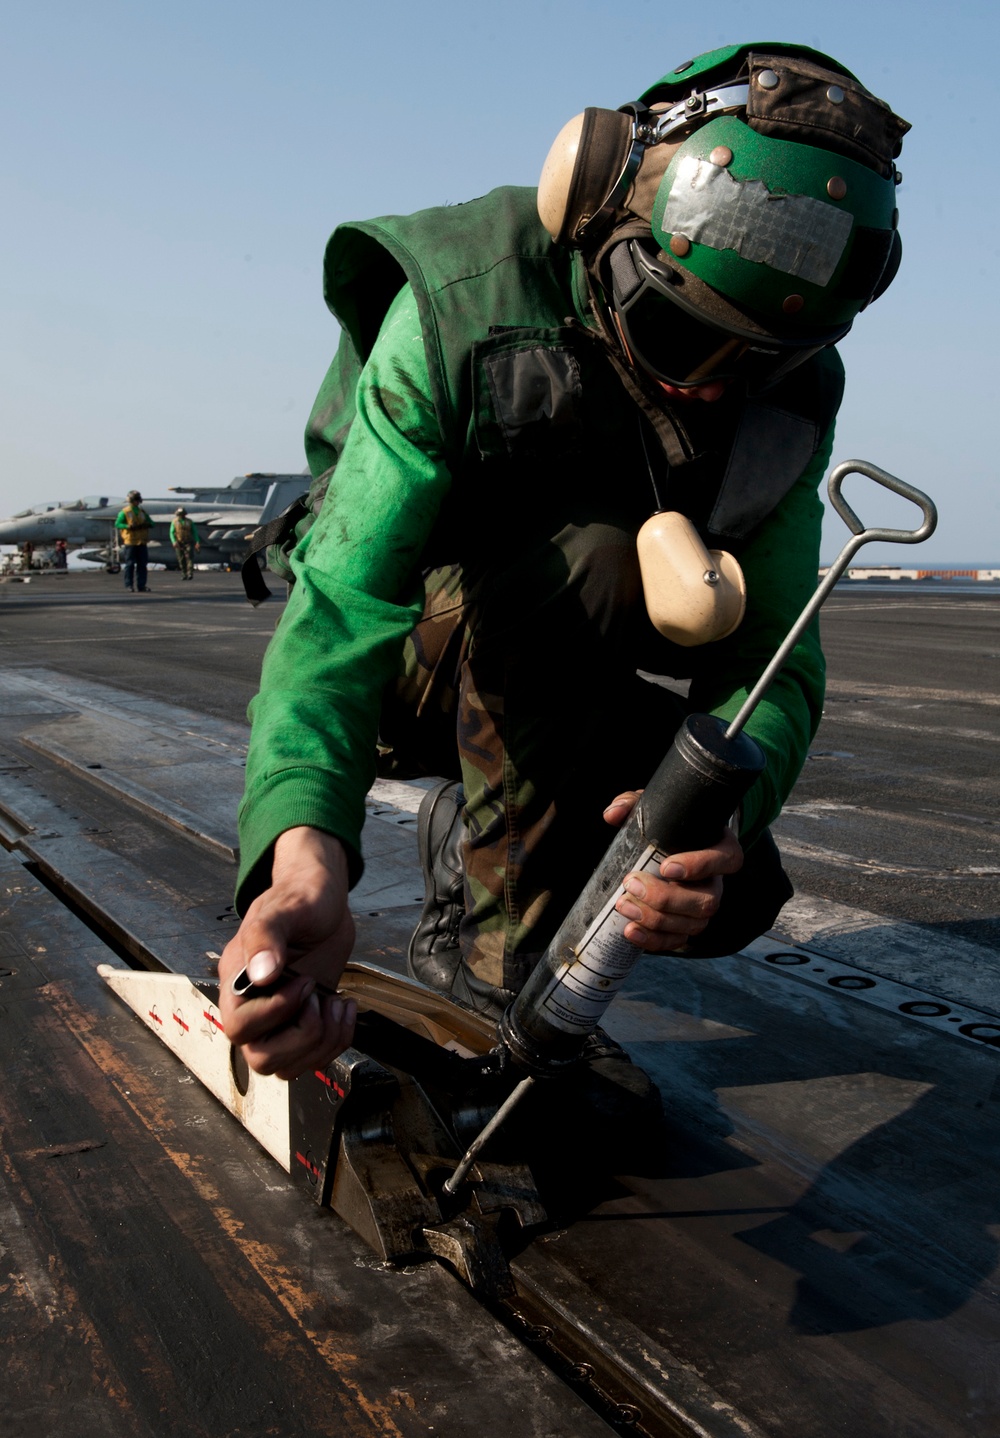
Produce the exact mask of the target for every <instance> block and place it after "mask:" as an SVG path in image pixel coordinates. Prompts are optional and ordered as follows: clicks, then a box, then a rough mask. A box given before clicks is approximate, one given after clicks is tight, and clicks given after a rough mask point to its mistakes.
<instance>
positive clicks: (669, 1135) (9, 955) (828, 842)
mask: <svg viewBox="0 0 1000 1438" xmlns="http://www.w3.org/2000/svg"><path fill="white" fill-rule="evenodd" d="M151 583H152V585H153V592H152V593H151V594H150V595H148V596H138V595H137V596H131V595H125V594H124V593H123V592H122V591H121V588H120V580H119V579H117V578H113V577H109V576H105V575H103V574H94V575H80V576H77V575H74V574H70V575H53V576H47V577H45V578H40V579H34V580H33V581H32V583H31V584H29V585H22V584H18V583H11V584H9V585H6V586H3V587H2V588H0V665H2V668H0V838H2V840H3V844H4V846H5V848H9V850H10V852H9V853H7V854H4V853H2V852H0V919H2V934H0V971H2V972H0V1055H2V1063H3V1085H2V1087H0V1157H2V1170H0V1184H2V1187H0V1249H2V1250H3V1251H2V1253H0V1292H2V1293H3V1302H2V1306H0V1345H2V1353H3V1360H2V1369H0V1373H2V1376H0V1403H2V1406H3V1410H4V1414H5V1421H4V1431H5V1433H11V1434H12V1435H14V1438H19V1435H20V1434H22V1433H24V1434H26V1433H28V1432H31V1433H38V1432H46V1431H51V1432H59V1433H60V1434H61V1435H62V1434H65V1435H68V1438H90V1435H95V1438H96V1435H98V1434H101V1435H103V1434H111V1435H117V1434H122V1435H131V1434H143V1435H145V1434H151V1435H160V1434H167V1433H177V1434H183V1435H187V1434H202V1433H204V1434H206V1435H208V1434H211V1435H213V1438H219V1435H223V1434H234V1435H235V1434H249V1435H256V1434H262V1435H263V1434H271V1433H273V1434H279V1435H286V1434H298V1433H303V1434H305V1433H311V1434H322V1433H331V1434H332V1433H337V1434H340V1433H348V1434H361V1435H368V1434H380V1435H381V1434H388V1435H396V1434H400V1435H406V1438H410V1435H418V1434H421V1435H422V1434H432V1433H433V1434H438V1435H456V1438H457V1435H465V1434H470V1435H471V1434H472V1433H477V1434H483V1435H485V1438H490V1435H492V1434H497V1435H499V1434H501V1433H503V1434H506V1433H515V1434H518V1435H520V1434H525V1435H535V1434H538V1435H563V1434H565V1435H571V1434H572V1435H577V1434H579V1435H581V1438H589V1435H590V1434H591V1433H593V1434H595V1435H596V1434H597V1433H601V1432H611V1431H614V1430H613V1428H612V1427H611V1426H609V1425H610V1424H616V1425H618V1426H619V1427H620V1426H621V1424H623V1423H624V1424H626V1425H628V1424H629V1422H630V1421H631V1426H632V1428H633V1431H635V1430H636V1429H638V1430H639V1431H655V1432H664V1433H666V1432H677V1433H693V1432H701V1433H704V1434H712V1435H716V1438H721V1435H729V1434H736V1433H742V1434H745V1435H749V1434H753V1433H759V1434H769V1435H780V1438H825V1435H832V1434H837V1435H839V1434H843V1435H845V1438H846V1435H850V1438H868V1435H871V1438H874V1435H876V1434H878V1435H883V1434H891V1435H906V1438H910V1435H913V1438H917V1435H919V1438H931V1435H934V1438H950V1435H958V1434H972V1433H977V1434H983V1433H990V1432H997V1431H1000V1365H998V1362H997V1353H998V1344H1000V1309H998V1294H997V1283H996V1275H997V1269H998V1253H997V1245H998V1240H1000V1201H998V1199H997V1194H998V1193H1000V1184H998V1181H997V1180H998V1176H1000V1175H998V1168H1000V1145H998V1138H1000V1082H998V1081H997V1080H998V1078H1000V1047H998V1044H997V1040H1000V953H998V949H1000V945H998V938H1000V917H998V916H1000V844H998V829H1000V820H998V818H997V814H998V812H1000V806H998V802H997V800H998V792H997V791H998V788H1000V765H998V764H997V747H996V746H997V744H998V743H1000V594H997V593H996V592H994V591H993V590H992V589H976V588H974V587H971V586H970V587H969V588H968V589H967V590H966V589H959V588H955V589H954V590H952V589H950V588H946V587H944V586H930V585H927V586H925V585H914V586H905V587H903V586H896V587H893V589H892V590H891V591H887V592H883V591H877V590H875V589H873V588H872V587H870V586H867V585H855V586H850V587H844V588H841V589H840V590H838V591H837V593H835V595H834V596H833V598H832V599H831V600H830V602H829V605H828V607H827V610H826V611H825V615H824V620H823V631H824V640H825V647H826V650H827V655H828V659H829V665H830V684H829V695H828V702H827V708H826V716H825V718H824V721H823V726H822V728H821V731H820V734H819V736H818V738H817V740H816V742H815V743H814V745H813V752H812V756H811V758H810V760H809V762H808V763H807V765H806V768H805V771H804V773H803V776H802V778H801V780H800V782H799V785H798V786H797V788H796V791H795V793H794V794H793V796H792V798H791V801H790V803H789V805H788V806H787V808H786V811H785V814H784V815H783V817H782V818H781V820H780V821H779V823H778V825H777V826H776V832H777V834H778V837H779V840H780V843H781V846H782V849H783V852H784V853H785V855H786V861H787V867H788V868H789V871H790V872H791V874H792V877H793V879H794V881H795V884H796V888H797V890H798V893H797V896H796V898H795V900H794V901H793V902H792V904H791V905H789V907H788V909H787V910H786V912H785V914H784V915H783V918H782V925H781V932H779V933H778V934H776V935H775V936H773V937H772V938H771V939H768V940H764V941H762V942H761V943H759V944H758V945H755V946H753V947H752V949H751V951H750V952H749V953H748V954H747V955H745V956H742V957H735V958H730V959H720V960H711V961H705V962H701V963H697V964H696V963H685V962H683V961H679V960H657V959H649V960H645V961H643V962H642V963H641V964H640V965H639V966H638V968H637V970H636V971H635V973H634V974H633V977H632V979H631V981H630V984H629V986H628V989H627V991H626V993H625V994H624V995H623V996H622V997H621V998H620V999H619V1000H618V1001H616V1003H615V1005H614V1006H613V1008H612V1009H611V1010H610V1011H609V1016H608V1024H607V1027H608V1028H609V1030H610V1031H611V1032H612V1033H613V1034H614V1035H615V1036H616V1037H617V1038H619V1039H620V1041H622V1042H623V1043H625V1044H626V1046H627V1047H628V1049H629V1051H630V1052H631V1054H632V1056H633V1058H634V1059H635V1060H636V1061H637V1062H639V1063H641V1064H642V1065H643V1066H644V1067H645V1068H646V1069H647V1070H648V1071H649V1072H650V1073H651V1074H652V1075H653V1077H654V1078H655V1079H656V1081H657V1083H658V1085H659V1087H660V1089H661V1092H662V1093H663V1097H664V1100H665V1107H666V1114H667V1124H666V1130H665V1132H658V1133H656V1134H651V1135H650V1139H649V1144H648V1149H647V1151H646V1152H645V1153H644V1154H643V1155H642V1156H641V1159H637V1161H636V1162H635V1163H634V1164H633V1165H632V1171H631V1172H630V1173H629V1174H626V1175H622V1174H619V1175H617V1177H616V1179H615V1181H613V1182H608V1181H606V1180H601V1183H602V1185H603V1186H601V1187H600V1188H599V1191H598V1190H595V1191H594V1192H593V1193H592V1194H591V1195H590V1196H589V1197H588V1198H587V1200H586V1201H585V1202H584V1201H583V1200H581V1204H580V1206H579V1211H578V1212H576V1213H573V1214H568V1215H564V1216H563V1219H564V1221H563V1223H562V1225H561V1226H560V1227H559V1228H557V1229H556V1230H555V1231H553V1232H552V1233H549V1234H546V1235H544V1236H543V1237H542V1238H539V1239H537V1240H536V1241H535V1242H534V1243H533V1244H531V1245H530V1246H529V1247H528V1248H527V1249H525V1250H524V1251H523V1252H522V1253H520V1254H519V1255H518V1256H517V1257H516V1258H515V1259H514V1262H513V1271H514V1275H515V1279H516V1281H517V1285H518V1288H519V1290H520V1292H522V1293H523V1294H526V1295H534V1296H535V1298H537V1300H538V1303H539V1304H540V1305H541V1306H542V1308H544V1309H545V1311H546V1312H548V1313H549V1314H559V1315H561V1318H560V1319H551V1320H549V1321H551V1322H553V1323H554V1324H555V1326H556V1327H559V1325H560V1323H562V1324H564V1325H565V1327H566V1329H567V1330H572V1331H574V1332H576V1333H577V1334H578V1335H579V1336H580V1343H581V1345H582V1349H581V1351H584V1352H586V1351H589V1350H587V1345H588V1344H590V1345H591V1347H592V1349H593V1352H594V1353H595V1354H597V1353H598V1352H600V1353H601V1354H603V1355H604V1357H605V1358H607V1356H608V1355H609V1354H610V1355H612V1358H615V1357H616V1358H617V1362H618V1364H619V1368H620V1370H621V1372H622V1374H625V1375H626V1377H628V1375H629V1374H630V1375H631V1384H632V1386H631V1388H629V1386H628V1383H626V1386H625V1390H623V1391H625V1392H626V1393H627V1395H628V1396H629V1398H630V1402H629V1403H626V1404H624V1406H620V1407H619V1408H617V1409H616V1408H611V1409H609V1408H607V1407H605V1406H601V1405H598V1406H597V1408H596V1409H595V1408H593V1407H591V1406H590V1402H591V1399H592V1397H593V1394H592V1392H591V1390H590V1386H589V1385H588V1383H587V1382H586V1373H585V1371H584V1370H582V1369H581V1370H579V1373H578V1375H577V1376H578V1377H580V1376H582V1378H583V1380H584V1381H582V1382H579V1383H578V1384H577V1385H576V1387H574V1386H573V1385H572V1384H571V1383H568V1382H566V1381H564V1378H565V1374H564V1373H563V1370H562V1369H560V1368H559V1366H558V1365H556V1366H555V1367H554V1368H550V1367H548V1366H546V1362H545V1361H544V1360H545V1358H546V1345H545V1342H544V1338H545V1333H544V1330H543V1329H542V1328H539V1327H537V1326H536V1327H535V1328H527V1329H524V1330H522V1329H519V1328H518V1325H517V1324H516V1322H512V1321H511V1320H510V1319H509V1318H508V1319H507V1321H506V1323H504V1322H501V1321H500V1319H499V1318H498V1317H497V1316H496V1315H494V1314H493V1313H491V1312H490V1311H489V1310H488V1309H486V1308H484V1307H483V1306H482V1305H480V1304H479V1303H478V1302H477V1301H476V1300H475V1299H474V1298H473V1297H472V1296H471V1295H469V1294H468V1293H467V1292H466V1291H465V1290H464V1289H463V1288H462V1286H461V1285H460V1284H459V1282H458V1280H457V1279H455V1278H453V1277H451V1276H450V1275H449V1274H448V1272H447V1271H446V1270H445V1269H443V1268H441V1267H438V1266H436V1265H433V1264H427V1263H424V1264H419V1265H415V1266H413V1267H412V1268H408V1269H406V1270H403V1271H396V1270H386V1269H384V1268H383V1267H382V1266H381V1265H380V1264H379V1263H378V1262H377V1261H376V1260H375V1259H374V1257H373V1256H372V1255H371V1254H370V1253H369V1252H368V1250H367V1249H366V1248H365V1247H364V1245H363V1244H361V1242H360V1241H359V1240H358V1239H357V1238H356V1237H355V1236H354V1235H353V1234H352V1233H351V1232H350V1231H349V1230H348V1229H347V1228H346V1227H345V1225H344V1224H343V1223H342V1222H341V1221H340V1220H339V1219H338V1218H337V1217H336V1216H335V1215H333V1214H331V1213H329V1212H326V1211H322V1210H319V1209H317V1208H316V1207H315V1206H314V1205H312V1204H311V1203H310V1202H309V1200H308V1199H307V1198H306V1197H305V1196H304V1195H303V1194H302V1192H301V1191H299V1190H298V1189H295V1188H293V1187H292V1185H291V1183H290V1180H289V1179H288V1176H287V1175H286V1174H285V1173H284V1172H283V1171H282V1170H280V1169H279V1168H278V1167H277V1166H276V1165H275V1164H273V1163H272V1162H271V1160H270V1159H268V1158H267V1157H266V1155H265V1154H264V1153H263V1152H262V1151H260V1150H258V1149H257V1147H256V1145H255V1144H254V1143H253V1141H252V1140H251V1139H250V1138H249V1136H248V1135H247V1134H245V1133H244V1132H243V1131H242V1130H241V1129H240V1128H239V1127H238V1126H237V1125H236V1124H235V1123H234V1122H233V1121H232V1120H231V1119H230V1118H229V1117H228V1115H227V1114H225V1113H224V1112H223V1111H222V1109H221V1108H219V1107H218V1105H217V1104H216V1103H215V1102H214V1100H212V1099H211V1098H210V1097H209V1095H208V1094H207V1093H205V1092H204V1091H203V1090H201V1089H200V1087H199V1086H198V1085H197V1084H195V1083H194V1082H192V1081H191V1079H190V1076H189V1075H188V1074H187V1072H186V1071H185V1070H184V1069H183V1068H182V1067H181V1066H180V1065H179V1064H178V1063H177V1062H176V1061H175V1060H174V1059H173V1057H172V1056H171V1055H170V1054H168V1053H167V1052H166V1051H165V1050H164V1049H163V1048H162V1046H160V1045H159V1044H158V1042H157V1041H156V1039H155V1038H154V1037H153V1036H152V1035H151V1034H150V1033H149V1032H148V1031H147V1030H146V1029H145V1028H143V1027H142V1026H141V1025H140V1024H139V1023H138V1022H137V1020H136V1018H135V1016H134V1015H133V1014H132V1013H131V1012H130V1011H129V1010H127V1009H125V1008H124V1007H123V1006H122V1005H121V1004H120V1003H119V1002H118V1001H117V999H115V998H114V996H113V995H112V994H111V993H110V991H108V990H107V989H106V988H105V987H104V985H103V984H102V983H101V982H100V981H99V979H98V978H97V976H96V974H95V972H94V969H95V967H96V964H97V963H99V962H106V961H108V960H110V961H111V962H116V963H120V962H123V959H119V958H117V957H116V955H122V956H127V957H131V958H133V960H139V961H142V962H145V963H150V964H161V965H163V966H166V967H171V968H176V969H178V970H181V971H183V972H186V973H189V974H191V975H193V976H204V975H207V974H208V973H209V972H210V970H211V965H212V963H213V956H214V955H216V954H217V953H218V952H219V950H220V949H221V947H222V945H223V944H224V943H225V940H226V937H227V935H228V934H229V933H231V932H232V929H233V927H234V923H235V919H234V916H233V914H232V910H231V908H230V907H229V905H230V903H231V885H232V877H233V870H234V863H233V857H232V851H233V847H234V845H235V843H236V837H235V829H234V822H233V814H234V804H235V800H236V797H237V796H238V793H239V789H240V782H241V772H242V759H243V755H244V746H245V739H246V725H245V720H244V711H245V707H246V703H247V701H248V700H249V698H250V697H251V695H252V693H253V691H254V687H255V681H256V675H257V672H258V669H259V662H260V658H261V655H262V653H263V649H264V647H265V645H266V642H267V639H268V637H269V635H270V633H271V631H272V629H273V625H274V622H275V620H276V618H277V616H278V614H279V613H280V601H277V602H274V603H273V604H271V605H269V606H263V607H262V608H260V609H258V610H252V609H250V608H249V606H247V605H246V604H245V602H244V601H243V600H242V597H241V594H240V591H239V585H238V580H237V578H236V577H235V576H229V575H219V574H199V575H197V576H196V579H195V581H194V582H193V583H192V584H185V583H183V582H182V581H180V579H179V576H174V575H167V574H159V573H157V574H154V575H152V576H151ZM644 777H646V776H643V775H636V776H635V781H636V783H637V784H638V783H641V782H642V781H643V779H644ZM419 797H420V791H419V788H414V787H412V786H381V787H379V788H378V789H377V790H376V792H375V793H374V794H373V796H372V797H371V798H370V801H369V813H370V818H369V822H368V825H367V827H366V833H365V847H366V852H367V856H368V868H367V870H366V874H365V877H364V879H363V881H362V884H361V885H360V886H359V888H358V889H357V890H356V891H355V893H354V896H353V907H354V909H355V912H356V914H357V917H358V923H359V935H360V937H359V952H360V955H361V956H362V957H365V958H368V959H371V960H373V961H375V962H377V963H381V964H382V965H384V966H385V967H388V968H395V969H397V970H399V969H401V967H402V960H403V953H404V951H405V944H406V938H407V936H408V932H409V930H410V928H411V926H412V923H413V919H414V916H415V913H416V912H417V909H418V907H419V904H418V896H419V895H420V894H421V892H422V883H421V879H420V876H419V874H418V872H417V869H416V865H415V861H414V840H413V831H414V827H415V825H414V810H415V808H416V804H417V803H418V801H419ZM53 891H54V892H53ZM67 898H68V900H69V904H67V903H66V902H65V900H66V899H67ZM82 916H86V917H87V918H88V919H89V926H88V925H87V924H85V923H84V921H83V917H82ZM95 928H96V929H97V930H99V931H100V932H99V933H97V932H95ZM108 945H110V946H111V947H110V948H109V947H108ZM637 1170H638V1171H637ZM530 1307H531V1305H530V1303H529V1304H528V1308H529V1309H530ZM576 1356H577V1358H579V1356H580V1354H579V1352H578V1353H577V1355H576ZM584 1361H585V1360H584ZM596 1361H597V1360H596V1359H595V1362H596ZM597 1366H598V1367H599V1368H600V1363H597ZM643 1394H645V1395H646V1397H645V1398H643V1396H642V1395H643ZM637 1395H638V1396H637ZM619 1396H620V1395H619ZM671 1423H672V1424H673V1426H671ZM657 1424H658V1425H659V1426H657ZM621 1431H627V1426H626V1427H621Z"/></svg>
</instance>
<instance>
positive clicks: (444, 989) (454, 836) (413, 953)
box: [406, 779, 465, 994]
mask: <svg viewBox="0 0 1000 1438" xmlns="http://www.w3.org/2000/svg"><path fill="white" fill-rule="evenodd" d="M464 805H465V792H464V790H463V789H462V786H461V784H460V783H459V782H458V780H457V779H446V780H445V781H444V783H442V784H438V786H437V787H436V788H435V789H429V790H428V791H427V793H426V794H425V795H424V797H423V799H422V800H421V801H420V808H419V810H418V811H417V853H418V854H419V856H420V866H421V868H422V869H423V871H424V907H423V911H422V913H421V915H420V918H419V920H418V921H417V927H416V928H415V929H414V931H413V937H412V938H411V939H410V947H409V950H408V952H407V955H406V967H407V970H408V972H409V974H410V977H411V978H414V979H418V980H419V981H420V983H422V984H426V985H427V987H428V988H431V989H437V990H438V991H439V992H441V993H444V994H450V993H451V990H452V985H453V984H454V982H455V974H456V972H457V971H458V966H459V964H460V963H461V960H462V950H461V949H460V948H459V944H458V926H459V924H460V923H461V920H462V915H463V914H464V913H465V888H464V881H463V874H464V870H463V865H462V837H463V827H464V826H463V824H462V810H463V808H464Z"/></svg>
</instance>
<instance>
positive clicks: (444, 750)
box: [379, 523, 686, 991]
mask: <svg viewBox="0 0 1000 1438" xmlns="http://www.w3.org/2000/svg"><path fill="white" fill-rule="evenodd" d="M425 590H426V604H425V609H424V615H423V618H422V620H421V622H420V623H419V624H418V625H417V627H416V629H415V630H414V632H413V634H412V636H411V638H410V640H409V642H408V644H407V647H406V652H405V655H404V664H403V672H402V674H401V676H400V678H399V680H398V682H397V684H396V685H395V687H394V688H393V689H392V691H391V692H389V693H387V694H386V696H385V700H384V704H383V712H382V721H381V726H380V741H381V755H380V765H379V768H380V772H381V773H382V774H383V775H394V776H396V777H400V778H402V777H411V778H412V777H416V776H418V775H428V774H440V775H442V776H444V777H455V778H461V780H462V782H463V787H464V790H465V814H464V818H465V845H464V860H465V902H466V912H465V916H464V919H463V921H462V925H461V930H460V939H461V945H462V952H463V959H464V962H465V964H466V966H467V968H468V970H469V971H470V972H471V974H472V975H473V976H474V978H475V979H476V980H477V981H478V982H479V983H480V984H482V985H486V986H490V987H500V988H503V989H506V990H510V991H517V990H518V989H520V988H521V986H522V985H523V983H524V981H525V979H526V978H527V976H528V974H529V973H530V972H531V969H532V968H533V967H534V965H535V963H536V962H537V960H538V958H539V957H540V955H541V954H542V953H543V952H544V950H545V948H546V946H547V944H548V943H549V941H550V939H551V938H552V936H553V935H554V933H555V931H556V929H557V928H558V926H559V923H560V922H561V920H562V919H563V917H564V916H565V914H566V912H567V911H568V909H569V908H570V907H571V905H572V904H573V902H574V901H575V899H576V898H577V896H578V894H579V892H580V890H581V889H582V888H583V885H584V883H585V882H586V880H587V878H589V876H590V874H591V872H592V871H593V869H594V867H595V865H596V863H597V861H598V859H599V858H600V856H601V855H602V853H603V852H604V850H605V848H606V847H607V845H608V843H609V842H610V840H611V838H612V837H613V832H614V831H613V830H612V829H610V828H609V826H608V825H607V824H606V823H605V822H604V820H603V818H602V811H603V809H604V808H605V806H606V805H607V804H608V803H610V801H611V800H612V799H613V798H614V797H615V795H616V794H618V793H620V792H621V791H622V790H625V789H633V788H641V787H642V785H643V784H645V782H646V780H647V779H648V778H649V776H650V774H651V773H652V771H653V769H654V768H655V767H656V765H657V764H658V763H659V761H660V759H661V758H662V757H663V755H664V753H665V752H666V750H667V748H668V747H669V744H670V741H671V739H672V737H673V733H674V731H675V729H676V727H677V725H678V723H679V722H680V720H681V718H682V716H683V714H684V713H685V712H686V706H685V704H684V701H683V700H681V699H680V698H678V697H677V696H676V695H674V694H672V693H670V692H669V691H668V690H666V689H664V688H663V687H662V686H659V685H655V684H651V683H649V682H647V681H645V680H643V679H641V678H639V677H638V675H637V673H636V671H637V669H639V668H652V667H653V665H652V664H651V663H650V662H649V661H650V659H651V658H654V659H655V649H656V647H657V646H661V647H662V645H663V643H664V641H662V640H661V639H660V637H659V635H658V634H657V633H656V631H655V630H654V629H653V627H652V625H651V624H650V622H649V620H648V617H647V615H646V610H645V604H644V602H643V598H642V589H641V582H640V579H639V573H638V564H637V561H636V557H635V539H634V529H633V528H632V527H631V526H630V525H627V524H622V525H620V526H619V525H617V524H614V523H610V524H609V523H588V524H585V525H583V526H580V527H577V526H574V525H569V526H567V527H566V528H564V529H563V530H561V531H560V532H558V533H556V534H555V535H554V536H551V537H549V538H547V539H545V540H539V541H538V542H537V543H534V544H532V543H531V542H530V541H526V542H525V546H524V547H522V548H521V549H520V552H515V553H514V554H513V555H512V556H511V557H509V558H506V559H504V560H502V561H499V562H496V563H494V564H492V565H490V566H488V567H486V568H484V569H483V570H482V571H481V572H480V573H478V574H476V575H471V574H469V573H467V572H466V573H463V571H462V570H461V569H460V568H459V567H458V566H451V567H449V568H444V569H437V570H433V571H431V572H429V573H428V574H427V575H426V576H425ZM650 651H654V652H653V653H652V654H651V652H650Z"/></svg>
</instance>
